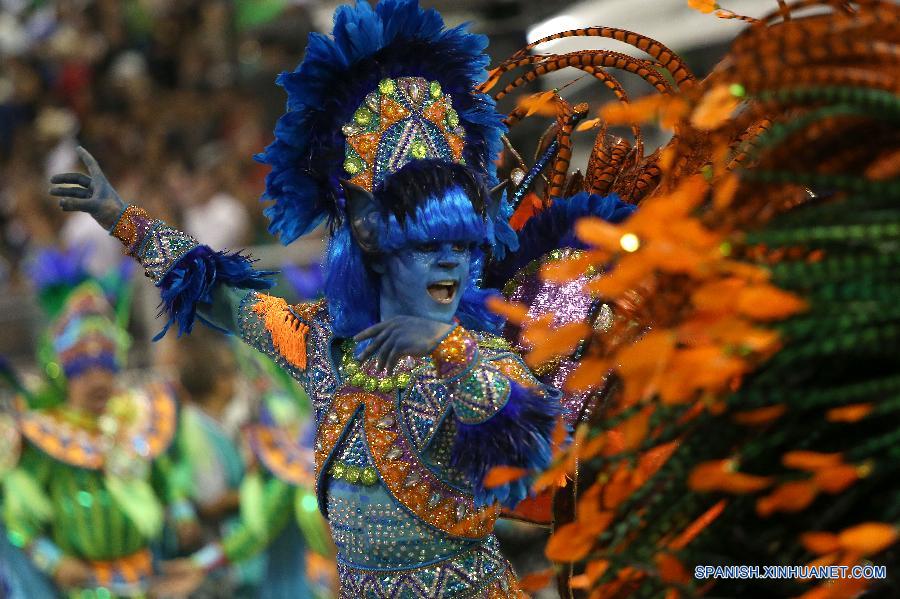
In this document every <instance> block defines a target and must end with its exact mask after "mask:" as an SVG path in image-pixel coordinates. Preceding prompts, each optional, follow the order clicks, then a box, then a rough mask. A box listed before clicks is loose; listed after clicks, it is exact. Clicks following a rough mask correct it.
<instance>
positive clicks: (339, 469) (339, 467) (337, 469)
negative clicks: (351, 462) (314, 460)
mask: <svg viewBox="0 0 900 599" xmlns="http://www.w3.org/2000/svg"><path fill="white" fill-rule="evenodd" d="M346 473H347V467H346V466H345V465H344V463H343V462H335V463H334V465H333V466H332V467H331V476H333V477H335V478H344V474H346Z"/></svg>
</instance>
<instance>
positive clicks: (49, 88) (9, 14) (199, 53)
mask: <svg viewBox="0 0 900 599" xmlns="http://www.w3.org/2000/svg"><path fill="white" fill-rule="evenodd" d="M310 28H311V25H310V20H309V16H308V13H307V10H306V9H305V7H304V6H303V5H302V4H296V3H288V2H286V1H285V0H254V1H249V0H246V1H237V2H235V1H228V0H177V1H176V0H66V1H61V2H44V1H41V0H2V2H0V55H2V64H3V67H2V71H0V159H2V177H0V181H2V183H0V288H3V289H10V287H12V288H13V289H15V288H17V286H20V285H22V283H23V277H22V272H23V269H22V266H23V261H25V260H27V257H28V255H29V254H30V253H31V251H32V250H33V249H34V248H37V247H41V246H45V245H48V244H53V243H57V242H62V243H63V244H66V245H72V244H76V243H88V244H91V245H94V246H100V247H98V248H96V249H97V250H99V251H95V252H93V254H92V255H93V260H94V268H95V270H98V271H100V270H105V268H106V267H108V266H109V262H108V261H110V260H115V259H116V258H117V256H118V255H119V254H120V250H119V249H118V247H117V244H116V243H114V240H111V239H109V238H107V237H105V235H104V233H103V231H98V230H97V228H96V226H95V225H94V224H93V222H91V221H90V218H89V217H87V216H84V215H82V216H73V215H64V214H62V213H61V212H60V210H59V209H58V207H57V206H56V203H55V201H54V200H52V199H51V198H50V197H49V196H48V194H47V188H48V182H47V181H48V178H49V176H50V174H52V173H59V172H66V171H71V170H77V169H78V166H79V165H78V164H77V157H76V155H75V153H74V149H75V147H77V145H78V144H82V145H84V146H85V147H87V148H88V149H89V150H90V151H91V152H92V153H93V154H94V155H95V156H96V157H97V159H98V161H99V162H100V164H102V165H103V168H104V170H105V172H106V173H107V175H108V177H109V179H110V180H111V181H114V182H115V185H116V188H117V190H118V191H119V193H120V194H121V195H122V197H123V198H124V199H125V200H126V201H129V200H132V201H138V200H139V201H140V203H141V204H142V205H143V206H145V207H146V208H147V209H148V210H150V211H151V212H152V213H153V214H154V215H158V216H159V217H161V218H163V219H165V220H166V221H168V222H171V223H174V224H175V225H176V226H179V227H180V228H182V229H184V230H187V231H188V232H189V233H191V234H192V235H194V236H195V237H197V238H198V239H199V240H200V241H202V242H204V243H208V244H209V245H211V246H213V247H233V248H236V247H243V246H246V245H249V244H252V243H254V242H255V241H258V240H260V239H261V238H262V235H263V234H264V231H265V225H264V223H263V221H262V213H261V210H259V208H258V206H257V202H258V198H259V190H260V189H262V178H263V177H264V176H265V170H264V168H263V167H262V166H261V165H257V164H256V163H254V162H253V160H252V156H253V154H254V153H256V152H258V151H260V150H261V149H262V148H263V147H264V146H265V144H266V143H267V141H268V139H269V137H270V135H271V130H272V126H273V124H274V122H275V120H276V119H277V117H278V115H279V114H280V113H281V112H282V110H283V98H284V96H283V93H282V91H281V90H280V89H279V88H277V87H276V86H275V85H274V84H273V82H274V80H275V77H276V75H277V73H278V72H280V71H281V70H284V69H285V68H286V65H291V64H294V63H295V62H296V61H297V60H298V58H299V56H301V55H302V49H303V47H304V46H305V43H306V37H307V33H308V32H309V30H310ZM104 260H106V261H107V262H106V263H104Z"/></svg>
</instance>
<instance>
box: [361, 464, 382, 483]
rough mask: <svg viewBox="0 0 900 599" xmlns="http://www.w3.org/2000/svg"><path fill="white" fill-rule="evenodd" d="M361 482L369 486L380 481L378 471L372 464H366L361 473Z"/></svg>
mask: <svg viewBox="0 0 900 599" xmlns="http://www.w3.org/2000/svg"><path fill="white" fill-rule="evenodd" d="M359 482H361V483H362V484H364V485H366V486H367V487H369V486H372V485H374V484H375V483H376V482H378V472H377V471H376V470H375V469H374V468H372V467H371V466H366V467H365V468H363V471H362V472H361V473H360V475H359Z"/></svg>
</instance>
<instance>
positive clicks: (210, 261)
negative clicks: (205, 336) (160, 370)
mask: <svg viewBox="0 0 900 599" xmlns="http://www.w3.org/2000/svg"><path fill="white" fill-rule="evenodd" d="M77 152H78V155H79V157H80V158H81V160H82V161H83V162H84V164H85V166H86V167H87V169H88V173H89V175H85V174H82V173H63V174H59V175H54V176H53V177H52V178H51V179H50V182H51V184H52V187H51V188H50V194H51V195H54V196H56V197H58V198H60V200H59V205H60V207H61V208H62V209H63V210H65V211H67V212H72V211H81V212H86V213H88V214H90V215H91V216H92V217H94V220H96V221H97V223H98V224H99V225H100V226H102V227H103V228H104V229H106V230H107V231H109V233H110V235H113V236H114V237H116V238H117V239H119V240H120V241H121V242H122V244H123V245H124V246H125V253H126V254H128V255H130V256H132V257H133V258H134V259H135V260H137V261H138V262H139V263H140V264H141V266H142V267H143V268H144V273H145V274H146V276H147V277H148V278H149V279H150V280H152V281H153V283H154V284H155V285H156V286H157V287H159V289H160V296H161V298H162V303H163V306H164V308H165V312H166V313H167V314H168V321H167V322H166V325H165V327H164V328H163V331H162V332H161V333H160V335H162V334H164V333H165V331H166V330H167V329H168V328H169V326H171V325H172V324H177V326H178V329H179V332H190V330H191V328H192V326H193V323H194V321H195V319H196V318H198V317H199V318H200V319H201V320H202V321H204V322H206V323H207V324H211V325H213V326H215V327H217V328H219V329H223V330H226V331H229V332H238V320H239V311H240V309H241V306H242V302H243V300H244V298H245V297H246V295H247V294H248V293H249V292H250V291H251V290H260V289H267V288H268V287H270V286H271V284H272V283H271V281H270V276H271V275H272V274H274V273H271V272H266V271H257V270H254V269H253V267H252V265H251V261H250V259H249V258H248V257H246V256H243V255H241V254H240V253H237V252H235V253H225V252H221V251H215V250H213V249H212V248H209V247H208V246H205V245H201V244H199V243H197V241H196V240H194V239H193V238H192V237H191V236H190V235H187V234H186V233H183V232H181V231H178V230H177V229H174V228H173V227H170V226H169V225H167V224H166V223H164V222H163V221H161V220H159V219H155V218H153V217H152V216H151V215H150V214H148V213H147V212H146V211H145V210H144V209H142V208H140V207H138V206H129V205H128V204H126V203H125V202H124V201H123V200H122V198H121V197H119V194H118V193H117V192H116V190H115V189H114V188H113V187H112V185H110V183H109V181H108V180H107V178H106V175H104V174H103V171H102V170H101V169H100V166H99V165H98V164H97V161H96V160H95V159H94V157H93V156H91V155H90V154H89V153H88V152H87V151H86V150H85V149H84V148H78V150H77Z"/></svg>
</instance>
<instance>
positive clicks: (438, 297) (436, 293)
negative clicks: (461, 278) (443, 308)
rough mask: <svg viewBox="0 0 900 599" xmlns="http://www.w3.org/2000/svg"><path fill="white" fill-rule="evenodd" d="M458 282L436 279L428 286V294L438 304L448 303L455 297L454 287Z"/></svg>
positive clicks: (457, 285) (455, 287) (456, 286)
mask: <svg viewBox="0 0 900 599" xmlns="http://www.w3.org/2000/svg"><path fill="white" fill-rule="evenodd" d="M458 287H459V283H458V282H456V281H450V280H447V281H437V282H435V283H432V284H431V285H429V286H428V295H430V296H431V299H433V300H434V301H436V302H437V303H439V304H450V303H452V302H453V298H454V297H456V289H457V288H458Z"/></svg>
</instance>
